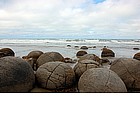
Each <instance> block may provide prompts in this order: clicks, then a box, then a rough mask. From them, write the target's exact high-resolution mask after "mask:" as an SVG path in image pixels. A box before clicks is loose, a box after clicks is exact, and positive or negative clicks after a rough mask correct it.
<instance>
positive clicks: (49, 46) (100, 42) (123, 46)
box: [0, 39, 140, 59]
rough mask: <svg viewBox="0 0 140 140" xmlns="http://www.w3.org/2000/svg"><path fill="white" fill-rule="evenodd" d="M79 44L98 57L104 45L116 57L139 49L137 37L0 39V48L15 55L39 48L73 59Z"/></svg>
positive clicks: (130, 53)
mask: <svg viewBox="0 0 140 140" xmlns="http://www.w3.org/2000/svg"><path fill="white" fill-rule="evenodd" d="M75 46H77V47H75ZM81 46H87V47H88V50H86V51H87V52H88V53H90V54H96V55H97V56H99V57H100V56H101V52H102V50H101V49H102V48H103V47H104V46H106V47H107V48H109V49H112V50H113V51H114V52H115V57H116V58H120V57H125V58H133V56H134V54H135V53H137V52H140V50H135V49H133V48H139V49H140V40H139V39H137V40H136V39H0V48H7V47H8V48H11V49H12V50H14V52H15V54H16V56H17V57H22V56H26V55H27V54H28V53H29V52H30V51H33V50H40V51H43V52H51V51H54V52H59V53H61V54H62V55H63V56H64V57H70V58H72V59H75V58H76V53H77V52H78V51H79V50H81V49H80V47H81Z"/></svg>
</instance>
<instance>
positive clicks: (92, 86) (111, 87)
mask: <svg viewBox="0 0 140 140" xmlns="http://www.w3.org/2000/svg"><path fill="white" fill-rule="evenodd" d="M78 90H79V92H93V93H95V92H97V93H101V92H102V93H104V92H109V93H114V92H127V89H126V87H125V84H124V82H123V81H122V80H121V78H120V77H119V76H118V75H117V74H116V73H115V72H113V71H112V70H109V69H106V68H92V69H88V70H87V71H85V72H84V73H83V74H82V75H81V77H80V79H79V82H78Z"/></svg>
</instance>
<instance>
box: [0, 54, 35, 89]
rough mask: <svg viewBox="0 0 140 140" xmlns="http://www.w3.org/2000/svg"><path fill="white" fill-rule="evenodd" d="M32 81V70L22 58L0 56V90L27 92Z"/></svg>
mask: <svg viewBox="0 0 140 140" xmlns="http://www.w3.org/2000/svg"><path fill="white" fill-rule="evenodd" d="M34 83H35V75H34V71H33V69H32V68H31V66H30V65H29V64H28V63H27V62H26V61H24V60H23V59H22V58H17V57H12V56H7V57H3V58H0V92H28V91H30V90H31V89H32V88H33V85H34Z"/></svg>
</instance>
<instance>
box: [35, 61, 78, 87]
mask: <svg viewBox="0 0 140 140" xmlns="http://www.w3.org/2000/svg"><path fill="white" fill-rule="evenodd" d="M36 78H37V81H38V83H39V85H40V86H41V87H43V88H46V89H61V88H66V87H70V86H72V85H73V84H74V82H75V73H74V71H73V69H72V68H71V67H70V66H69V65H68V64H66V63H63V62H48V63H45V64H43V65H42V66H40V67H39V68H38V70H37V72H36Z"/></svg>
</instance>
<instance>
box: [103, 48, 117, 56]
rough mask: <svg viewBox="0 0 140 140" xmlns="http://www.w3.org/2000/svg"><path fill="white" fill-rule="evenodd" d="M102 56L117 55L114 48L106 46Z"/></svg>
mask: <svg viewBox="0 0 140 140" xmlns="http://www.w3.org/2000/svg"><path fill="white" fill-rule="evenodd" d="M101 57H115V53H114V52H113V51H112V50H110V49H108V48H105V47H104V48H103V50H102V53H101Z"/></svg>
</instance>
